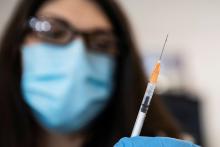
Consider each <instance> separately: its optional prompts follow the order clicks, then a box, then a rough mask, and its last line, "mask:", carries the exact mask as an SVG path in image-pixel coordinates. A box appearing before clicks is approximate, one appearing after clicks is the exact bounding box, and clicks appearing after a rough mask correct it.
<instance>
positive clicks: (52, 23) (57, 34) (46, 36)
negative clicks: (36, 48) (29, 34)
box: [30, 18, 74, 44]
mask: <svg viewBox="0 0 220 147" xmlns="http://www.w3.org/2000/svg"><path fill="white" fill-rule="evenodd" d="M30 25H31V27H32V28H33V29H34V32H35V33H36V35H37V36H38V37H39V38H40V39H41V40H42V41H46V42H52V43H57V44H66V43H68V42H70V41H71V40H72V39H73V37H74V33H73V31H72V30H71V28H70V26H69V25H68V24H67V23H66V22H64V21H62V20H59V19H55V18H38V19H35V20H34V19H33V20H31V21H30Z"/></svg>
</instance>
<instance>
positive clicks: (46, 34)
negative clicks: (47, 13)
mask: <svg viewBox="0 0 220 147" xmlns="http://www.w3.org/2000/svg"><path fill="white" fill-rule="evenodd" d="M28 27H29V29H30V31H31V32H33V34H34V35H36V37H38V38H39V39H41V40H42V41H45V42H49V43H53V44H60V45H65V44H68V43H70V42H71V41H73V40H74V39H76V38H77V37H79V36H81V37H82V38H83V39H84V41H85V43H86V45H87V48H88V49H89V51H94V52H101V53H106V54H111V55H117V54H118V48H117V39H116V36H115V34H114V32H113V31H112V30H94V31H90V32H88V31H87V32H86V31H80V30H77V29H76V28H75V27H74V26H72V25H70V24H69V23H68V22H66V21H65V20H63V19H61V18H55V17H54V18H53V17H32V18H31V19H30V20H29V21H28Z"/></svg>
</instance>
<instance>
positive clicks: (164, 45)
mask: <svg viewBox="0 0 220 147" xmlns="http://www.w3.org/2000/svg"><path fill="white" fill-rule="evenodd" d="M168 37H169V34H167V37H166V40H165V41H164V44H163V49H162V51H161V54H160V58H159V61H160V60H161V59H162V56H163V52H164V49H165V47H166V43H167V39H168Z"/></svg>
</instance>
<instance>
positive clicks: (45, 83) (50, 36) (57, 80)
mask: <svg viewBox="0 0 220 147" xmlns="http://www.w3.org/2000/svg"><path fill="white" fill-rule="evenodd" d="M19 2H20V5H19V6H17V7H16V8H17V9H16V11H15V13H14V16H13V17H12V19H11V21H10V23H9V25H8V28H7V29H6V32H5V35H3V37H2V41H1V43H2V44H1V46H0V81H1V82H0V100H1V103H0V105H1V107H0V116H1V118H2V120H1V121H0V129H1V135H0V146H1V147H30V146H31V147H112V146H113V145H114V144H115V143H116V142H117V141H118V139H120V138H121V137H123V136H126V135H129V133H130V129H131V127H132V126H130V125H129V124H130V122H131V121H134V120H133V119H134V118H135V116H134V117H133V115H132V112H133V111H134V110H135V109H133V108H134V107H135V102H136V101H137V99H138V96H140V95H141V94H142V90H141V89H144V87H145V81H144V79H145V78H144V76H143V75H142V74H141V73H142V68H141V66H140V63H139V57H138V56H137V53H136V52H137V51H136V48H135V45H134V42H133V40H132V39H131V38H132V35H131V33H130V31H129V27H128V24H127V23H126V22H127V21H126V19H125V17H124V15H123V13H122V11H121V9H120V8H119V6H118V5H117V2H116V1H114V0H91V1H90V0H28V1H27V0H21V1H19ZM142 85H144V86H142ZM133 102H134V103H133ZM156 105H157V106H158V103H157V102H156V103H155V104H154V105H152V107H154V106H156ZM159 106H161V105H159ZM131 109H132V110H131ZM154 114H155V115H154V117H156V116H157V117H159V118H161V117H162V116H163V118H167V116H170V114H169V113H166V114H163V115H160V114H161V110H160V111H159V110H158V109H156V110H155V113H154ZM135 115H136V114H135ZM156 121H158V120H155V119H153V120H152V124H153V122H156ZM164 123H166V125H167V126H173V124H174V123H173V121H170V122H164ZM145 127H146V128H150V129H152V130H153V134H154V135H156V134H157V131H163V132H165V133H166V134H167V136H170V137H178V134H180V131H179V130H178V129H177V128H176V127H173V128H171V129H170V128H169V129H167V128H166V127H161V125H157V126H145ZM169 131H172V132H175V133H174V135H173V134H170V132H169ZM145 134H146V135H149V134H150V133H149V132H148V131H145ZM160 140H161V139H160V138H139V137H138V138H129V139H125V140H124V139H123V140H122V141H120V142H119V143H118V144H116V145H115V146H121V142H123V144H124V145H123V144H122V146H125V147H129V144H130V143H131V142H133V143H132V144H134V145H135V146H138V147H142V146H146V145H148V146H150V147H151V146H154V147H155V146H159V145H160V142H158V141H160ZM163 143H165V145H166V146H172V147H173V146H174V145H175V144H176V145H178V146H179V147H182V146H186V147H190V146H191V144H188V143H185V142H183V141H178V140H174V139H170V138H164V139H163ZM170 143H172V145H171V144H170Z"/></svg>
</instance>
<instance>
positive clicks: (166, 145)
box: [114, 137, 199, 147]
mask: <svg viewBox="0 0 220 147" xmlns="http://www.w3.org/2000/svg"><path fill="white" fill-rule="evenodd" d="M146 146H147V147H155V146H156V147H199V146H197V145H194V144H192V143H190V142H186V141H182V140H178V139H173V138H168V137H132V138H127V137H125V138H122V139H121V140H120V141H119V142H118V143H117V144H115V146H114V147H146Z"/></svg>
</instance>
